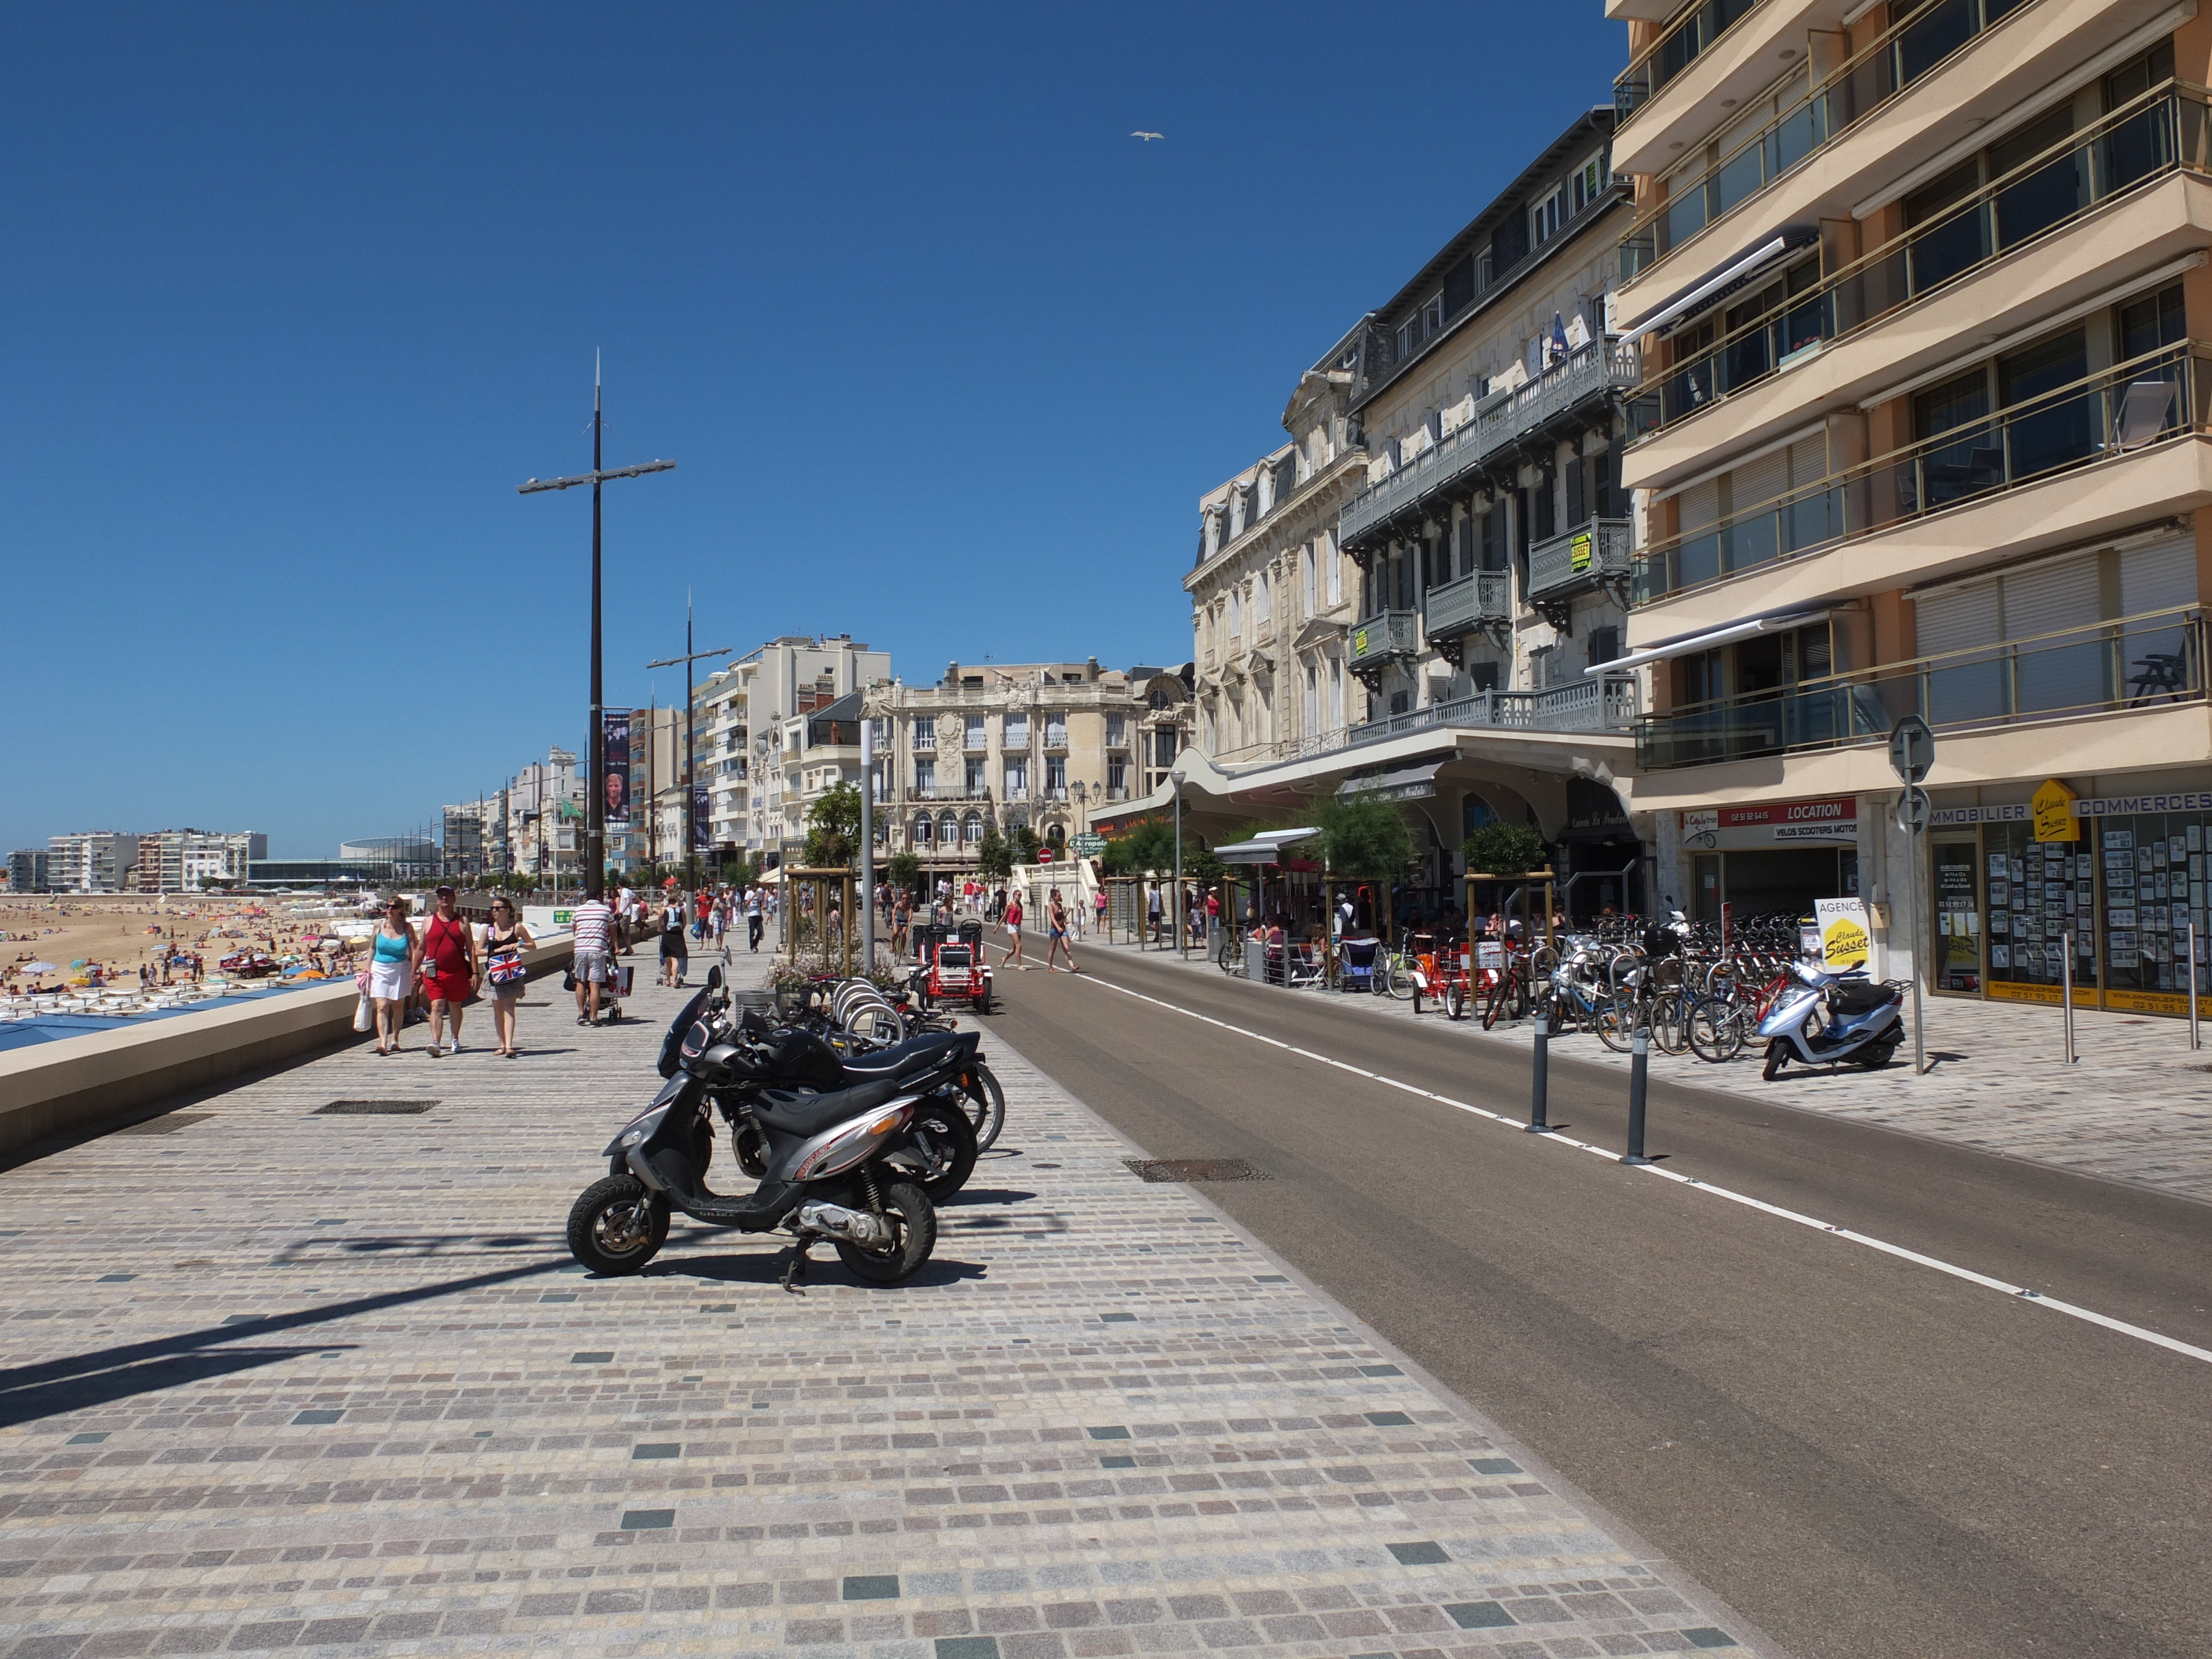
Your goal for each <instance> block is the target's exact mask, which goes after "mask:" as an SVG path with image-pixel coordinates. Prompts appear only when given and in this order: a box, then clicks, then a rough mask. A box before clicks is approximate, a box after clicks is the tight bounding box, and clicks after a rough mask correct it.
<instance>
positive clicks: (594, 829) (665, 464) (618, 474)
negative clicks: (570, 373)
mask: <svg viewBox="0 0 2212 1659" xmlns="http://www.w3.org/2000/svg"><path fill="white" fill-rule="evenodd" d="M605 429H606V422H605V416H604V414H603V411H602V409H601V404H600V397H599V368H598V365H597V363H596V362H594V364H593V365H592V470H591V471H589V472H579V473H577V474H575V475H574V477H567V478H532V479H531V480H530V481H529V482H528V483H522V484H518V485H516V486H515V493H516V494H517V495H536V494H538V492H539V491H540V490H546V489H574V488H575V486H577V485H578V484H584V483H587V484H589V485H591V487H592V726H591V730H590V731H589V732H587V733H586V737H587V738H588V740H589V754H590V761H589V769H590V771H591V791H590V793H589V795H588V796H587V797H586V800H585V802H584V860H585V871H584V896H586V898H593V899H596V898H601V897H604V896H605V893H606V874H607V846H606V841H607V831H606V817H607V780H606V769H607V732H606V715H605V708H604V707H603V705H602V702H601V699H602V696H603V692H602V690H601V685H600V680H601V676H600V671H599V613H600V610H601V605H600V598H599V487H600V486H601V485H602V484H604V483H606V481H607V480H608V479H610V478H637V477H643V476H644V475H645V474H647V473H648V472H671V471H674V470H675V467H676V463H675V462H673V461H647V462H646V463H644V465H641V466H617V467H611V468H610V467H607V466H605V465H604V463H603V460H602V449H601V441H602V439H603V438H604V437H605Z"/></svg>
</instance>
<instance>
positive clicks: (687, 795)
mask: <svg viewBox="0 0 2212 1659" xmlns="http://www.w3.org/2000/svg"><path fill="white" fill-rule="evenodd" d="M694 660H695V658H694V656H693V653H692V650H691V595H690V592H689V591H688V590H687V591H686V592H685V593H684V886H685V888H686V889H687V890H690V891H691V892H694V893H696V892H697V891H698V890H699V805H698V803H699V786H698V782H697V781H696V779H695V778H694V777H693V776H692V775H691V769H692V767H693V766H694V765H696V761H695V760H694V759H693V758H692V754H691V744H692V733H691V697H692V691H691V665H692V663H693V661H694Z"/></svg>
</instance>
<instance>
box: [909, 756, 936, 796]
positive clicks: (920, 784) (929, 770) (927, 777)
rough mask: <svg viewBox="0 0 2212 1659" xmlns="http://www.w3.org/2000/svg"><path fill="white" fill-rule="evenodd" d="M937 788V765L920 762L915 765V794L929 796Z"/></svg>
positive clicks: (931, 762) (929, 761)
mask: <svg viewBox="0 0 2212 1659" xmlns="http://www.w3.org/2000/svg"><path fill="white" fill-rule="evenodd" d="M936 787H937V763H936V762H935V761H933V760H918V761H916V762H915V763H914V793H915V794H917V795H923V796H927V794H929V793H930V792H931V791H932V790H933V789H935V788H936Z"/></svg>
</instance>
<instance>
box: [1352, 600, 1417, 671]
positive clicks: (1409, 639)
mask: <svg viewBox="0 0 2212 1659" xmlns="http://www.w3.org/2000/svg"><path fill="white" fill-rule="evenodd" d="M1420 649H1421V634H1420V625H1419V619H1418V618H1417V617H1415V616H1414V614H1413V612H1412V611H1382V612H1380V613H1378V614H1377V615H1375V616H1372V617H1368V618H1367V619H1366V620H1365V621H1364V622H1360V623H1355V624H1354V625H1353V627H1352V640H1351V645H1350V654H1349V655H1348V656H1347V657H1346V659H1345V660H1346V666H1347V667H1349V668H1350V669H1351V670H1352V672H1353V673H1355V674H1357V673H1358V672H1360V671H1363V670H1364V671H1369V672H1372V671H1375V670H1376V669H1378V668H1380V667H1382V666H1383V664H1384V663H1386V662H1388V661H1389V659H1391V658H1393V657H1415V656H1418V655H1419V654H1420Z"/></svg>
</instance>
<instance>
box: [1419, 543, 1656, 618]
mask: <svg viewBox="0 0 2212 1659" xmlns="http://www.w3.org/2000/svg"><path fill="white" fill-rule="evenodd" d="M1631 540H1632V538H1631V536H1630V532H1629V526H1628V520H1626V519H1592V520H1590V521H1589V523H1588V524H1585V525H1583V526H1581V527H1580V528H1578V529H1575V530H1570V531H1569V532H1567V533H1566V534H1565V535H1564V536H1554V537H1553V538H1551V539H1550V540H1549V541H1544V542H1538V543H1537V544H1535V545H1534V547H1532V548H1530V549H1529V550H1528V601H1529V603H1530V604H1532V605H1535V604H1541V603H1547V602H1549V601H1552V600H1556V599H1572V598H1573V597H1574V596H1575V595H1576V594H1577V593H1589V592H1595V591H1596V590H1597V589H1598V588H1600V587H1602V586H1604V585H1605V584H1606V583H1607V582H1608V581H1617V580H1626V578H1627V577H1628V576H1629V575H1630V574H1632V572H1633V570H1634V568H1635V554H1634V550H1633V549H1632V546H1631ZM1430 631H1431V633H1433V632H1434V631H1435V629H1431V630H1430Z"/></svg>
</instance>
